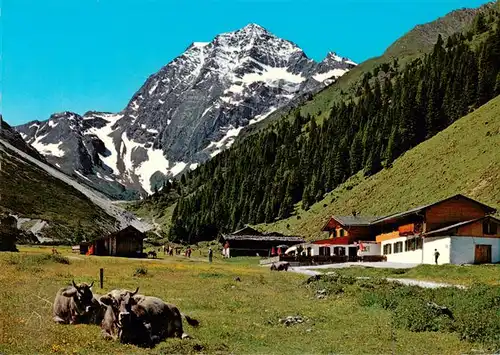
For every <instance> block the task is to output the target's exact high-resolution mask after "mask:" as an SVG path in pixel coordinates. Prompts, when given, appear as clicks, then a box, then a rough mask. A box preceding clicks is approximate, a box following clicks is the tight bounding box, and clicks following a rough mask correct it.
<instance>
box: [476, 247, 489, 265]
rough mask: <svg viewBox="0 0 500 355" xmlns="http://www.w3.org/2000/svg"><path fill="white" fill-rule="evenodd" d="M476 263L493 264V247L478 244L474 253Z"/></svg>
mask: <svg viewBox="0 0 500 355" xmlns="http://www.w3.org/2000/svg"><path fill="white" fill-rule="evenodd" d="M474 263H476V264H486V263H491V245H484V244H478V245H476V249H475V253H474Z"/></svg>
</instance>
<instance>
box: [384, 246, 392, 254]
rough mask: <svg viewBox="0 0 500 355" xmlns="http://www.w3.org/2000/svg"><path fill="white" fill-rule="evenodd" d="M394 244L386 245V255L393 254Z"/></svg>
mask: <svg viewBox="0 0 500 355" xmlns="http://www.w3.org/2000/svg"><path fill="white" fill-rule="evenodd" d="M391 249H392V244H386V245H384V255H387V254H391Z"/></svg>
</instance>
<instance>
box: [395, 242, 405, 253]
mask: <svg viewBox="0 0 500 355" xmlns="http://www.w3.org/2000/svg"><path fill="white" fill-rule="evenodd" d="M402 252H403V242H397V243H394V253H402Z"/></svg>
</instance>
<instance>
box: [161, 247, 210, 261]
mask: <svg viewBox="0 0 500 355" xmlns="http://www.w3.org/2000/svg"><path fill="white" fill-rule="evenodd" d="M162 249H163V255H169V256H173V255H174V250H175V255H181V248H174V247H171V246H170V245H168V246H165V245H163V246H162ZM158 251H159V250H158ZM192 253H193V249H191V247H188V248H187V249H186V250H185V251H184V256H185V257H187V258H191V254H192ZM200 255H201V250H200ZM212 258H213V251H212V248H209V249H208V261H209V262H212Z"/></svg>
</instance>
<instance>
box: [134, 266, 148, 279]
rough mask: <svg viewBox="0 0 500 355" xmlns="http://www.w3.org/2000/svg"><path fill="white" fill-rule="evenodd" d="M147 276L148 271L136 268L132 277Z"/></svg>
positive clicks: (143, 268)
mask: <svg viewBox="0 0 500 355" xmlns="http://www.w3.org/2000/svg"><path fill="white" fill-rule="evenodd" d="M147 274H148V269H146V268H145V267H143V266H140V267H138V268H137V269H135V271H134V276H136V277H139V276H146V275H147Z"/></svg>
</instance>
